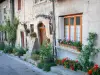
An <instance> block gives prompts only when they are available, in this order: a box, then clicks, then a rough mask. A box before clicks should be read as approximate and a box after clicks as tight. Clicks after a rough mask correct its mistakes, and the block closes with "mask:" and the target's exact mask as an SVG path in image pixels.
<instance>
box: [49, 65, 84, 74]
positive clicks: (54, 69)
mask: <svg viewBox="0 0 100 75" xmlns="http://www.w3.org/2000/svg"><path fill="white" fill-rule="evenodd" d="M51 72H54V73H57V74H58V75H86V73H85V72H82V71H72V70H70V69H67V68H64V67H63V66H54V67H51Z"/></svg>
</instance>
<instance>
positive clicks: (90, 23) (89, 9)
mask: <svg viewBox="0 0 100 75" xmlns="http://www.w3.org/2000/svg"><path fill="white" fill-rule="evenodd" d="M99 7H100V0H66V1H64V2H59V3H56V8H55V9H56V28H57V31H56V33H57V39H59V38H61V37H62V36H63V35H60V34H59V32H61V31H59V29H60V28H61V27H59V24H61V22H60V23H59V22H58V21H59V20H58V17H59V16H62V15H68V14H75V13H83V15H82V43H83V44H87V38H88V33H89V32H96V33H97V35H98V40H97V47H99V48H100V42H99V41H100V31H99V28H100V17H99V16H100V10H99ZM62 24H63V23H62ZM62 24H61V26H62ZM77 55H78V54H73V53H71V52H68V51H64V50H62V51H58V58H64V57H70V58H71V59H74V60H75V59H76V58H77ZM99 57H100V54H98V56H96V58H95V62H96V63H98V64H99V65H100V59H99Z"/></svg>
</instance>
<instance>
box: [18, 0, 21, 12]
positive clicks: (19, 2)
mask: <svg viewBox="0 0 100 75" xmlns="http://www.w3.org/2000/svg"><path fill="white" fill-rule="evenodd" d="M18 10H21V0H18Z"/></svg>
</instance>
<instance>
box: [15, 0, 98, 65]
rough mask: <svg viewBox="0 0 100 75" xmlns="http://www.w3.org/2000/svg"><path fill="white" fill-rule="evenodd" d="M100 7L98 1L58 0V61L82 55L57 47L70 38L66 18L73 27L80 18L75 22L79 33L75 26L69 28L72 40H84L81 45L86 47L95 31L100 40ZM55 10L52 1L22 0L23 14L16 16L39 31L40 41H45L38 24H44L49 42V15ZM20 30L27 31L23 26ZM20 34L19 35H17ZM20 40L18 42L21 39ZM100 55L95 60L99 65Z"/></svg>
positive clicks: (56, 10) (18, 12)
mask: <svg viewBox="0 0 100 75" xmlns="http://www.w3.org/2000/svg"><path fill="white" fill-rule="evenodd" d="M16 1H17V0H16ZM16 5H17V2H16ZM99 6H100V1H99V0H56V2H55V19H56V43H57V47H60V50H58V49H57V52H58V53H57V54H58V55H57V56H58V58H60V59H62V58H64V57H69V58H71V59H77V56H78V54H79V53H78V52H74V51H69V50H67V49H66V50H63V49H62V48H61V46H59V44H58V39H64V38H66V39H68V38H69V34H68V33H67V32H68V27H67V26H66V27H65V26H64V19H66V20H67V19H68V18H70V20H72V25H74V24H73V21H74V22H75V20H74V19H77V21H76V22H77V25H78V24H80V25H78V26H76V31H75V29H74V26H71V28H70V39H71V40H74V39H76V40H78V41H81V42H82V44H87V37H88V33H89V32H96V33H97V34H98V40H100V38H99V35H100V31H99V24H100V23H99V21H100V20H99V12H100V11H99V10H98V9H99ZM16 9H17V6H16V7H15V10H16ZM52 10H53V9H52V2H50V1H48V0H42V1H41V0H38V1H37V0H30V1H27V0H25V1H23V0H22V9H21V10H20V11H17V14H18V15H19V19H20V21H21V22H27V26H28V27H29V28H30V25H31V24H33V25H34V32H36V34H37V37H38V39H39V38H43V37H40V35H39V34H40V33H39V32H38V26H39V24H43V25H44V27H45V28H46V37H47V38H49V39H50V41H51V42H52V34H50V29H49V27H50V19H48V18H47V15H48V16H51V12H52ZM66 24H67V23H66ZM94 25H95V27H94ZM19 28H20V30H22V29H23V31H24V28H23V27H19ZM64 28H66V31H64V30H65V29H64ZM18 32H19V30H18ZM75 32H76V33H75ZM18 35H20V34H19V33H18ZM65 35H66V36H65ZM74 35H75V36H76V37H75V36H74ZM25 38H26V37H25ZM28 38H29V37H28ZM30 40H31V39H30ZM17 41H19V38H18V40H17ZM33 42H34V41H33ZM29 43H30V41H29ZM39 43H41V40H40V39H39ZM29 45H32V44H29ZM30 47H31V48H30V49H32V46H30ZM97 47H100V43H99V41H98V42H97ZM99 56H100V54H98V57H96V59H95V60H96V63H98V64H99V62H100V60H99Z"/></svg>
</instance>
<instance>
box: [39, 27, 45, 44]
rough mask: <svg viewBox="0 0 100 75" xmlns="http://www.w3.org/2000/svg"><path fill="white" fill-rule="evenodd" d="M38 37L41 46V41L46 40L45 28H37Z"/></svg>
mask: <svg viewBox="0 0 100 75" xmlns="http://www.w3.org/2000/svg"><path fill="white" fill-rule="evenodd" d="M39 36H40V44H41V45H42V43H43V41H44V40H45V39H46V30H45V27H39Z"/></svg>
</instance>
